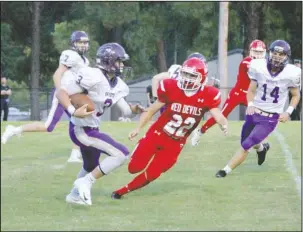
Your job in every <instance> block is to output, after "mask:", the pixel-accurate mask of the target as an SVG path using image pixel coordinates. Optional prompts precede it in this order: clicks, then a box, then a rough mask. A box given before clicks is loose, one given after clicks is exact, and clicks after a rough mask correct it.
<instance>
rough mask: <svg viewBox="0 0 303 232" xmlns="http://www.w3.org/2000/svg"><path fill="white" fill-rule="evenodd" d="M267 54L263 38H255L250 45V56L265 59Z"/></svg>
mask: <svg viewBox="0 0 303 232" xmlns="http://www.w3.org/2000/svg"><path fill="white" fill-rule="evenodd" d="M265 55H266V46H265V44H264V42H263V41H261V40H258V39H256V40H254V41H252V42H251V43H250V45H249V56H250V57H251V58H253V59H264V58H265Z"/></svg>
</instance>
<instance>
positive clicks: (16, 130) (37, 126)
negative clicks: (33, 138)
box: [2, 96, 64, 144]
mask: <svg viewBox="0 0 303 232" xmlns="http://www.w3.org/2000/svg"><path fill="white" fill-rule="evenodd" d="M63 113H64V107H63V106H62V105H61V104H59V101H58V99H57V98H56V97H55V96H54V97H53V101H52V106H51V109H50V112H49V114H48V117H47V120H46V122H33V123H28V124H24V125H22V126H19V127H15V126H12V125H8V126H7V127H6V129H5V131H4V133H3V136H2V143H3V144H5V143H6V142H7V141H8V140H9V139H10V138H11V137H12V136H15V135H18V136H20V135H21V134H22V133H23V132H46V131H48V132H52V131H53V129H54V128H55V126H56V124H57V123H58V121H59V120H60V118H61V116H62V115H63Z"/></svg>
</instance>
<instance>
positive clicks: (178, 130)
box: [164, 114, 196, 137]
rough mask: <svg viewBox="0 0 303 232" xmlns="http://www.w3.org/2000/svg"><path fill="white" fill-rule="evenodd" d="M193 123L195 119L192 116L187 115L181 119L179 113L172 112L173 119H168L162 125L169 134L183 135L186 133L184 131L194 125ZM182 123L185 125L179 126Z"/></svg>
mask: <svg viewBox="0 0 303 232" xmlns="http://www.w3.org/2000/svg"><path fill="white" fill-rule="evenodd" d="M195 123H196V119H194V118H192V117H188V118H186V119H185V120H183V118H182V116H181V115H179V114H174V115H173V120H170V121H169V122H168V123H167V124H166V125H165V126H164V130H165V131H166V132H168V133H169V134H170V135H175V136H178V137H183V136H184V135H185V134H186V132H187V131H188V130H190V129H191V128H192V127H193V126H194V124H195ZM182 124H185V125H184V126H181V125H182Z"/></svg>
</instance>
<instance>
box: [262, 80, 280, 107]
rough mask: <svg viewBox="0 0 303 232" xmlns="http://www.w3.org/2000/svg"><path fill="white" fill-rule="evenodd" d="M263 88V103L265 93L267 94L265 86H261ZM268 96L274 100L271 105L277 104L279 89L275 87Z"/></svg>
mask: <svg viewBox="0 0 303 232" xmlns="http://www.w3.org/2000/svg"><path fill="white" fill-rule="evenodd" d="M262 87H263V96H262V97H261V99H262V100H263V101H266V92H267V84H264V85H262ZM270 96H271V97H272V98H273V99H274V100H273V103H278V98H279V87H278V86H276V87H275V88H274V89H273V90H272V91H271V93H270Z"/></svg>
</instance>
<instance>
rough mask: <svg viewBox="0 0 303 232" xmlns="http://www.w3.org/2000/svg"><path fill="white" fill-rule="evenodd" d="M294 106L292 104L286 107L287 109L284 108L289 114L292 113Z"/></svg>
mask: <svg viewBox="0 0 303 232" xmlns="http://www.w3.org/2000/svg"><path fill="white" fill-rule="evenodd" d="M294 109H295V108H294V107H292V106H288V108H287V110H286V112H287V113H289V115H291V114H292V112H293V111H294Z"/></svg>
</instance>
